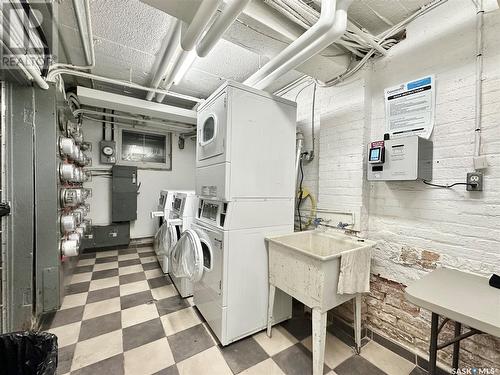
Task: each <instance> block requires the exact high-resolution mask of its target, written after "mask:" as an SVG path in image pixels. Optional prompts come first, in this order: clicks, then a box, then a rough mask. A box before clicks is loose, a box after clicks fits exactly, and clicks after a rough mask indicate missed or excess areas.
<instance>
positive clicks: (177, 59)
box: [155, 46, 191, 103]
mask: <svg viewBox="0 0 500 375" xmlns="http://www.w3.org/2000/svg"><path fill="white" fill-rule="evenodd" d="M190 53H191V51H185V50H183V49H182V47H181V46H178V47H177V49H176V51H175V55H174V57H173V61H174V64H175V65H174V66H173V67H172V69H170V71H169V72H168V73H167V75H166V76H165V77H164V78H163V84H162V85H161V87H163V88H164V89H165V90H169V89H170V87H171V86H172V84H173V83H174V79H175V77H176V76H177V73H179V71H180V70H181V69H187V68H189V67H187V68H186V67H185V66H184V64H185V61H186V60H188V58H189V55H190ZM163 99H165V95H164V94H161V93H160V94H157V95H156V99H155V100H156V101H157V102H158V103H161V102H163Z"/></svg>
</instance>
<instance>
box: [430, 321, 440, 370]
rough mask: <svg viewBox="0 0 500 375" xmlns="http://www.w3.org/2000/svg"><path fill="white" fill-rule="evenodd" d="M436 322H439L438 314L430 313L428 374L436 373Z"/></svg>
mask: <svg viewBox="0 0 500 375" xmlns="http://www.w3.org/2000/svg"><path fill="white" fill-rule="evenodd" d="M438 324H439V315H438V314H436V313H432V318H431V342H430V345H429V375H436V360H437V341H438Z"/></svg>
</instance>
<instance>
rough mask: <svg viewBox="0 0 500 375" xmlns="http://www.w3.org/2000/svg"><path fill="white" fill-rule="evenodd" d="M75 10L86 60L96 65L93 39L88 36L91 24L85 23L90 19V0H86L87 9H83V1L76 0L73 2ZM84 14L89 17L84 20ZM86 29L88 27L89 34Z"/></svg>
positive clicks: (88, 63) (90, 64)
mask: <svg viewBox="0 0 500 375" xmlns="http://www.w3.org/2000/svg"><path fill="white" fill-rule="evenodd" d="M73 6H74V10H75V16H76V22H77V25H78V30H79V31H80V40H81V42H82V46H83V51H84V53H85V60H86V61H87V65H89V66H92V65H94V56H93V48H92V46H91V44H93V41H92V39H90V40H89V38H88V36H89V35H90V28H91V26H90V25H89V24H87V25H85V24H86V23H87V22H88V20H89V19H90V10H89V9H90V6H89V0H85V10H84V9H82V2H81V1H75V2H73ZM84 14H85V15H86V16H87V18H86V19H85V21H84V18H85V17H84ZM85 29H87V34H88V35H85Z"/></svg>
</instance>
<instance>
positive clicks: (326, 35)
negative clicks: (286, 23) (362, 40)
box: [244, 0, 352, 89]
mask: <svg viewBox="0 0 500 375" xmlns="http://www.w3.org/2000/svg"><path fill="white" fill-rule="evenodd" d="M351 3H352V0H340V1H338V8H337V4H336V2H335V0H322V1H321V15H320V18H319V20H318V22H317V23H315V24H314V26H312V27H311V28H310V29H309V30H307V31H306V32H305V33H304V34H302V35H301V36H300V37H299V38H298V39H297V40H295V41H294V42H293V43H292V44H290V45H289V46H288V47H287V48H285V49H284V50H283V51H282V52H281V53H280V54H278V55H277V56H276V57H274V58H273V59H272V60H271V61H269V62H268V63H267V64H266V65H264V66H263V67H262V68H261V69H259V70H258V71H257V72H255V73H254V74H253V75H252V76H251V77H250V78H248V79H247V80H246V81H245V82H244V83H245V84H246V85H249V86H252V87H255V88H258V89H264V88H266V87H267V86H269V85H270V84H271V83H272V82H273V81H274V80H276V79H277V78H279V77H280V76H282V75H283V74H285V73H286V72H288V71H290V70H292V69H294V68H296V67H297V66H299V65H301V64H302V63H304V62H305V61H307V60H308V59H310V58H311V57H312V56H314V55H316V54H317V53H319V52H321V51H322V50H323V49H325V48H326V47H328V46H329V45H330V44H332V43H333V42H335V40H337V39H338V38H340V37H341V36H342V35H343V34H344V33H345V31H346V27H347V9H348V8H349V6H350V5H351Z"/></svg>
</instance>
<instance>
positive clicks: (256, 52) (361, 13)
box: [59, 0, 430, 97]
mask: <svg viewBox="0 0 500 375" xmlns="http://www.w3.org/2000/svg"><path fill="white" fill-rule="evenodd" d="M164 1H168V2H169V3H179V4H184V6H186V5H188V4H189V3H190V2H196V1H199V0H164ZM253 1H254V2H263V1H264V0H253ZM304 1H305V2H308V1H309V2H311V1H313V2H316V1H317V0H304ZM72 2H73V0H61V1H60V3H59V24H60V27H61V32H62V35H63V38H64V42H65V44H66V46H67V50H68V52H69V56H70V59H71V61H72V63H75V64H83V63H84V59H83V51H82V47H81V41H80V36H79V33H78V28H77V27H76V21H75V17H74V12H73V7H72ZM429 2H430V0H405V1H396V0H394V1H392V0H391V1H388V0H357V1H355V2H354V3H353V5H352V6H351V9H350V11H349V18H350V19H351V20H353V21H354V22H356V23H358V24H359V25H361V26H364V27H366V28H367V29H368V30H369V31H371V32H372V33H374V34H377V33H379V32H381V31H383V30H386V29H387V28H388V27H389V26H390V24H394V23H397V22H399V21H401V20H402V19H404V18H405V17H406V16H408V15H409V14H411V13H412V12H414V11H415V10H416V9H418V8H419V7H420V6H422V5H423V4H425V3H429ZM90 4H91V15H92V23H93V25H92V26H93V32H94V45H95V52H96V60H97V64H96V67H95V69H94V70H93V73H95V74H99V75H103V76H107V77H112V78H118V79H123V80H130V81H133V82H135V83H139V84H143V85H149V81H150V79H151V77H150V72H151V68H152V66H153V64H154V61H155V54H156V53H157V51H158V50H159V49H160V46H161V42H162V39H163V38H164V37H165V35H166V32H167V30H168V28H169V25H170V24H171V22H172V20H173V17H171V16H169V15H167V14H166V13H164V12H162V11H161V10H158V9H156V8H153V7H151V6H149V5H147V4H144V3H142V2H140V1H139V0H119V1H117V0H91V3H90ZM225 37H226V38H227V40H224V39H223V40H221V41H220V42H219V43H218V44H217V45H216V47H215V48H214V50H213V51H212V52H211V53H210V54H209V55H208V56H207V57H205V58H202V59H201V58H199V59H197V60H196V61H195V63H194V65H193V67H192V69H191V70H190V71H189V72H188V73H187V74H186V76H185V78H184V79H183V81H182V82H181V83H180V84H179V85H177V86H174V87H173V88H172V90H173V91H176V92H179V93H183V94H188V95H193V96H198V97H207V96H208V95H210V93H211V92H213V91H214V90H215V89H216V88H217V87H218V86H219V85H220V84H221V83H222V81H223V80H226V79H233V80H236V81H243V80H245V79H246V78H247V77H249V76H250V75H251V74H252V73H253V72H255V71H256V70H257V69H258V68H259V67H260V66H261V65H262V64H263V63H265V62H266V61H267V59H268V58H269V57H271V56H272V54H275V53H277V52H278V51H279V50H281V49H282V48H284V47H285V46H286V43H287V40H286V39H284V41H279V40H276V38H274V39H270V38H267V37H265V36H262V35H261V34H259V31H258V30H257V31H255V30H251V29H249V28H248V27H245V26H244V25H242V24H241V23H235V25H234V26H233V27H232V28H231V29H230V30H229V31H228V32H227V35H225ZM266 38H267V40H266ZM252 43H254V44H255V45H250V44H252ZM267 44H269V45H270V46H271V45H273V48H274V49H271V50H269V49H266V48H267ZM259 46H262V48H258V47H259ZM255 47H257V48H255ZM327 67H328V66H327ZM310 68H311V67H310ZM312 68H314V66H313V67H312ZM317 70H318V72H319V71H321V70H323V71H325V66H323V67H321V66H319V65H318V68H317ZM324 73H325V74H328V70H326V72H324ZM333 74H335V73H332V75H333ZM337 74H338V73H337ZM300 75H301V74H300V73H298V72H291V73H289V74H288V75H287V76H286V77H283V78H282V79H281V80H280V81H279V82H276V83H275V84H274V85H273V87H272V88H275V89H277V88H279V87H280V86H282V85H284V84H286V83H288V82H290V81H291V80H293V79H295V78H297V77H299V76H300ZM133 94H134V95H145V94H142V93H138V92H133Z"/></svg>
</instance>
